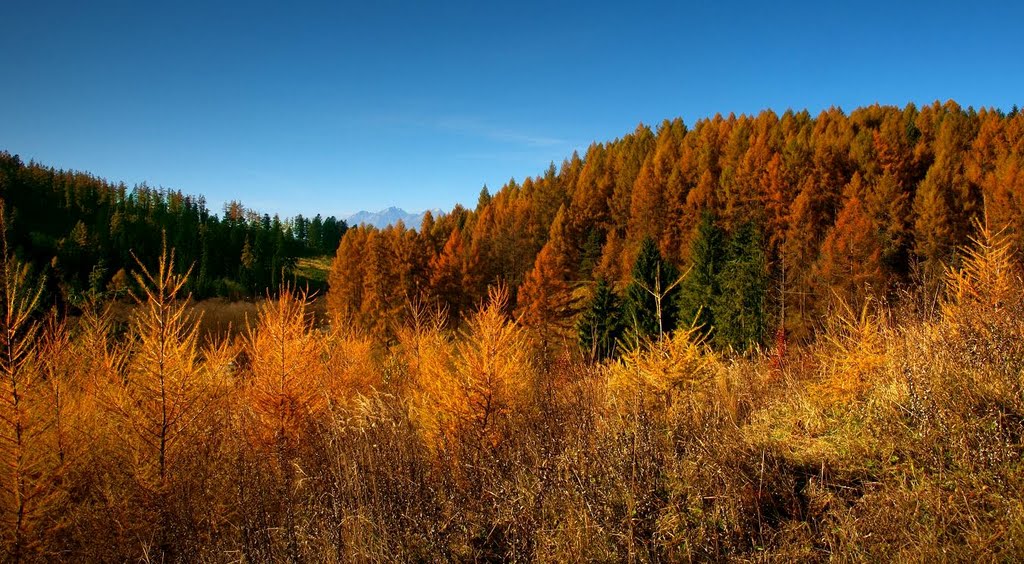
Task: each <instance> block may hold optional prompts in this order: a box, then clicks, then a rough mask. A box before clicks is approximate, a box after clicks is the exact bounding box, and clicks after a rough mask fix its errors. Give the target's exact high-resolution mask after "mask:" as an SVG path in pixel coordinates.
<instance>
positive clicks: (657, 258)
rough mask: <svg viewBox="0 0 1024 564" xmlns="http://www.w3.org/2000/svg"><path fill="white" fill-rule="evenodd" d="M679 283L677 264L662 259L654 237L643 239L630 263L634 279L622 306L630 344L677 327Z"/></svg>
mask: <svg viewBox="0 0 1024 564" xmlns="http://www.w3.org/2000/svg"><path fill="white" fill-rule="evenodd" d="M678 284H679V271H678V270H677V269H676V267H675V266H673V265H672V264H671V263H669V262H666V261H665V260H663V259H662V257H661V253H660V252H659V251H658V246H657V245H656V244H655V243H654V239H651V238H650V237H648V238H646V239H644V241H643V243H641V245H640V254H639V255H638V256H637V258H636V262H635V263H634V264H633V281H632V282H631V283H630V284H629V286H628V287H627V288H626V298H625V304H624V307H623V311H624V312H625V320H624V321H625V325H626V327H628V328H629V334H630V342H631V343H633V344H639V343H640V342H641V341H642V340H644V339H647V338H650V337H655V336H656V337H659V338H660V337H661V336H662V335H664V334H666V333H669V332H671V331H672V330H673V329H675V328H676V324H677V321H678V318H679V316H678V309H677V305H676V304H677V299H678V298H677V296H678V294H679V286H678Z"/></svg>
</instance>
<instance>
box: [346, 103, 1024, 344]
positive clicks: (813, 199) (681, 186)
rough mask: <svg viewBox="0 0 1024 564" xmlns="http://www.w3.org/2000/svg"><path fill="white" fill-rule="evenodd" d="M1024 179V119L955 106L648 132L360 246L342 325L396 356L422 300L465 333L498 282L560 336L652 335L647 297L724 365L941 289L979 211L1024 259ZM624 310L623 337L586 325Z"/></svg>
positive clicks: (351, 266) (764, 116)
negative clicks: (874, 305)
mask: <svg viewBox="0 0 1024 564" xmlns="http://www.w3.org/2000/svg"><path fill="white" fill-rule="evenodd" d="M1022 171H1024V115H1021V114H1020V113H1019V112H1017V111H1016V110H1014V111H1012V112H1010V113H1004V112H1001V111H998V110H991V109H981V110H975V109H973V108H967V109H964V108H962V107H960V106H959V105H957V104H956V103H954V102H947V103H945V104H939V103H937V102H936V103H934V104H932V105H928V106H924V107H921V108H918V107H915V106H914V105H908V106H906V107H905V108H898V107H892V106H878V105H876V106H871V107H865V108H860V109H857V110H855V111H853V112H851V113H849V114H847V113H844V112H843V111H841V110H839V109H835V108H833V109H829V110H827V111H824V112H822V113H821V114H819V115H818V116H816V117H815V116H812V115H810V114H809V113H808V112H807V111H801V112H795V111H787V112H785V113H784V114H782V115H778V114H776V113H775V112H772V111H764V112H761V113H760V114H758V115H757V116H746V115H741V116H734V115H730V116H728V117H724V116H720V115H719V116H715V117H713V118H710V119H702V120H700V121H698V122H696V123H695V124H693V125H692V127H688V126H686V125H685V124H684V123H683V122H682V121H681V120H679V119H676V120H673V121H665V122H663V123H662V124H661V125H659V126H658V127H657V128H656V129H651V128H649V127H647V126H643V125H641V126H639V127H638V128H637V129H636V131H634V132H633V133H632V134H629V135H626V136H625V137H623V138H621V139H617V140H615V141H612V142H609V143H595V144H593V145H592V146H591V147H590V148H589V149H588V150H587V152H586V154H585V155H584V156H583V157H582V158H581V157H580V156H578V155H577V154H574V155H572V156H571V157H570V158H569V159H567V160H565V161H564V162H563V163H562V165H561V166H560V167H557V168H556V167H555V166H554V165H552V166H551V167H550V168H549V169H548V170H547V171H546V172H545V173H544V174H542V175H540V176H537V177H531V178H527V179H525V180H524V181H522V182H521V183H519V182H516V181H515V180H512V181H510V182H509V183H508V184H507V185H505V186H504V187H503V188H502V189H501V190H500V191H498V192H497V193H496V194H494V195H491V194H490V193H488V192H487V191H486V189H485V190H484V191H482V192H481V195H480V199H479V202H478V204H477V206H476V208H475V209H473V210H469V209H463V208H460V207H457V208H456V209H455V210H453V212H452V213H451V214H448V215H446V216H444V217H443V218H439V219H435V218H433V217H431V216H428V217H426V218H425V219H424V222H423V225H422V226H421V228H420V229H419V231H418V232H413V231H411V230H409V229H407V228H404V227H403V226H397V227H392V228H388V229H385V230H382V231H378V230H374V229H368V228H359V229H353V230H350V231H349V232H348V234H346V236H345V237H344V238H343V239H342V241H341V245H340V247H339V248H338V252H337V256H336V260H335V263H334V268H333V271H332V274H331V280H330V284H331V306H330V307H331V308H332V310H333V311H334V312H335V315H337V316H339V317H340V318H344V319H346V320H349V321H352V322H356V323H358V324H360V325H362V326H365V327H369V328H371V329H372V330H373V331H374V332H375V333H376V334H378V335H379V336H381V337H382V338H384V339H389V338H391V337H392V336H393V326H394V324H395V319H396V318H395V315H396V313H397V312H400V311H402V309H403V307H405V304H407V303H409V302H410V301H416V300H420V301H424V302H426V303H436V304H439V305H441V306H443V307H444V308H446V309H447V310H448V311H449V313H450V314H451V316H452V318H453V319H458V317H459V316H460V314H462V313H463V312H465V311H467V310H468V309H470V308H471V306H473V305H474V304H476V303H478V302H479V301H480V300H482V299H483V297H484V296H485V295H486V293H487V288H488V287H489V286H491V285H493V284H494V283H496V282H501V283H504V284H506V285H508V287H509V288H511V291H512V299H511V303H510V306H509V307H510V308H512V309H515V310H516V311H518V312H519V313H521V314H522V315H523V320H524V322H525V323H527V324H529V325H531V326H532V327H533V328H535V329H539V330H540V332H541V333H544V334H546V335H549V336H550V337H552V338H561V339H565V338H569V337H571V336H572V335H573V334H574V333H577V334H586V333H589V334H591V335H593V334H594V332H595V331H598V332H602V333H610V334H612V335H613V338H622V337H621V335H625V334H627V333H629V331H633V332H634V333H637V332H639V333H645V334H650V332H651V331H652V330H653V329H652V327H653V325H652V324H651V322H650V320H649V319H648V320H646V321H645V320H644V318H645V316H646V317H649V315H648V313H644V312H643V311H640V310H638V309H637V307H636V304H637V301H638V300H641V299H647V298H644V297H643V296H645V295H647V296H649V297H650V298H651V300H649V301H650V302H651V303H648V305H647V306H646V308H647V311H648V312H649V311H650V310H651V308H654V307H655V306H658V305H660V314H661V315H660V317H661V322H662V327H661V330H663V331H666V332H668V331H670V330H671V329H672V328H674V327H675V326H676V325H677V324H680V323H682V324H685V325H689V324H690V323H692V322H693V321H694V320H696V322H697V324H698V325H699V326H700V327H701V330H702V331H704V332H705V333H706V334H707V336H708V337H709V338H710V339H711V340H712V342H713V343H716V345H717V346H720V347H722V348H727V347H732V348H739V349H743V348H746V347H748V346H751V345H756V344H764V343H765V342H766V341H767V340H769V339H771V338H773V336H781V337H784V338H788V339H790V340H793V339H795V340H801V341H802V340H806V339H807V338H809V337H810V336H811V335H812V334H813V333H814V332H815V331H816V330H817V329H818V327H817V324H818V322H817V321H816V320H819V319H821V318H822V313H823V312H825V311H827V310H828V309H830V308H832V307H835V304H837V303H839V302H845V303H849V304H853V305H854V307H856V306H857V304H860V303H863V302H864V301H865V300H866V299H867V298H868V297H869V296H876V297H885V298H889V299H892V298H894V297H895V296H896V295H897V293H896V290H897V289H899V288H901V287H905V286H908V285H914V284H924V285H934V284H936V283H938V281H939V280H940V279H941V274H942V272H943V270H942V268H943V266H944V265H948V264H955V263H957V262H958V260H959V257H958V254H957V249H958V248H959V247H960V246H961V245H963V244H965V243H967V242H968V238H969V237H970V236H971V233H972V228H971V225H972V223H971V222H972V220H973V219H974V218H976V217H979V216H980V215H981V214H982V213H983V211H984V210H987V213H988V218H989V221H990V222H991V223H992V225H993V226H1005V227H1006V228H1007V233H1008V234H1009V237H1010V238H1011V240H1012V243H1013V245H1014V248H1015V249H1020V248H1021V247H1022V245H1024V214H1022V212H1024V172H1022ZM645 241H647V242H648V243H645ZM652 253H653V254H652ZM645 257H646V258H645ZM644 265H646V267H645V266H644ZM638 268H639V269H640V270H637V269H638ZM644 268H647V269H648V270H647V271H646V272H644ZM650 268H654V269H656V270H658V271H659V272H661V273H662V274H661V275H660V276H661V278H662V280H659V284H662V286H661V288H660V289H657V288H654V287H652V286H650V284H652V283H654V282H655V277H654V276H653V274H652V272H651V271H650V270H649V269H650ZM665 273H673V274H678V275H680V276H681V275H683V274H685V277H683V279H681V280H680V279H678V278H677V279H675V280H673V279H672V277H671V276H667V277H666V276H665V275H664V274H665ZM638 276H640V277H639V278H638ZM644 277H646V278H644ZM602 280H603V281H605V285H603V286H602V284H601V281H602ZM676 282H678V284H676ZM631 284H633V285H634V287H633V289H629V286H630V285H631ZM645 285H646V286H645ZM668 286H672V288H669V287H668ZM602 292H606V293H602ZM655 293H662V294H663V295H661V296H660V297H659V298H658V299H657V300H654V295H655ZM630 301H632V302H633V304H634V305H629V302H630ZM612 302H616V303H617V304H618V306H617V309H616V312H617V317H618V319H619V320H620V322H621V324H622V326H621V327H620V328H618V329H617V328H615V327H611V328H609V327H604V328H598V329H595V328H594V327H593V326H585V323H583V321H582V320H584V319H594V318H598V319H608V318H609V316H610V314H609V312H606V311H600V308H601V307H610V306H609V304H612ZM654 302H661V303H660V304H658V303H654ZM602 304H603V305H602ZM613 305H614V304H613ZM595 308H598V310H597V314H595V313H591V314H589V316H588V315H586V314H582V312H583V311H584V310H592V311H593V310H594V309H595ZM631 308H632V309H631ZM581 314H582V315H581ZM716 333H717V334H718V336H717V337H716V336H715V334H716ZM587 339H588V337H584V338H583V341H584V343H583V344H584V346H585V347H587V346H589V347H590V348H593V349H594V350H595V351H596V350H598V349H604V348H606V347H607V343H605V344H602V345H599V346H598V347H596V348H594V347H593V343H592V342H591V341H588V340H587Z"/></svg>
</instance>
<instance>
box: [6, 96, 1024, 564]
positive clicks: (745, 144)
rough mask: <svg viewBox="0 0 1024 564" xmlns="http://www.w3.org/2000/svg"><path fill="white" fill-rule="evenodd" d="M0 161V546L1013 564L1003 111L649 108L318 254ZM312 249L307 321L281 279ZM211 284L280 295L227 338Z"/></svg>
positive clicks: (1008, 162) (197, 206) (281, 231)
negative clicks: (672, 116)
mask: <svg viewBox="0 0 1024 564" xmlns="http://www.w3.org/2000/svg"><path fill="white" fill-rule="evenodd" d="M4 163H5V164H4V167H5V168H4V169H3V170H4V173H3V175H2V176H0V180H2V181H3V184H2V188H3V191H2V196H3V198H4V202H5V203H4V208H3V210H2V211H3V213H0V218H2V219H3V225H2V226H0V227H2V229H0V232H2V233H3V234H4V239H3V248H2V249H0V251H2V256H0V259H2V272H0V274H2V284H0V298H2V299H0V304H2V307H3V310H2V311H0V314H2V315H0V378H2V383H0V437H2V438H0V458H2V464H0V520H2V523H3V526H2V529H0V531H2V537H0V542H2V550H3V551H4V555H5V558H6V559H8V560H10V561H14V562H37V561H39V562H43V561H45V562H50V561H64V560H68V561H129V560H131V561H147V562H148V561H169V562H172V561H181V562H237V561H244V562H268V561H288V562H306V561H311V562H338V561H396V560H397V561H557V562H562V561H628V562H638V561H639V562H661V561H694V560H698V561H708V560H713V561H719V560H742V561H750V560H785V561H825V560H833V559H838V560H850V561H879V560H893V559H895V560H913V561H936V560H938V561H946V560H957V561H960V560H968V559H979V558H980V559H984V560H999V561H1002V560H1010V561H1012V560H1016V559H1019V558H1020V557H1021V556H1022V555H1024V495H1022V494H1024V489H1022V488H1024V480H1022V477H1024V473H1022V472H1021V464H1022V459H1021V455H1022V451H1024V443H1022V441H1024V342H1022V340H1021V339H1020V335H1021V334H1022V331H1024V279H1022V276H1024V271H1022V264H1021V260H1020V257H1021V254H1020V253H1021V250H1022V248H1021V247H1022V245H1024V225H1022V224H1021V222H1022V221H1024V217H1022V212H1024V208H1022V198H1024V196H1022V194H1024V115H1021V114H1020V113H1019V112H1017V111H1016V110H1014V111H1012V112H1009V113H1003V112H1000V111H998V110H989V109H981V110H974V109H972V108H967V109H964V108H961V107H960V106H958V105H957V104H955V103H953V102H947V103H945V104H939V103H935V104H932V105H928V106H922V107H920V108H918V107H915V106H913V105H908V106H906V107H904V108H898V107H889V106H872V107H866V108H860V109H856V110H854V111H852V112H850V113H848V114H847V113H845V112H844V111H842V110H840V109H837V108H833V109H830V110H827V111H824V112H821V113H820V114H819V115H817V116H811V115H810V114H809V112H806V111H803V112H794V111H787V112H785V113H784V114H782V115H781V116H780V115H778V114H776V113H774V112H771V111H765V112H762V113H760V114H758V115H757V116H745V115H744V116H732V115H730V116H728V117H723V116H715V117H713V118H709V119H704V120H700V121H698V122H696V123H694V124H693V125H692V126H689V127H688V126H686V125H685V124H684V123H683V122H682V121H681V120H678V119H677V120H674V121H665V122H663V123H662V124H661V125H660V126H658V127H657V128H656V129H651V128H648V127H646V126H643V125H641V126H639V127H638V128H637V129H636V130H635V131H634V132H633V133H631V134H629V135H626V136H624V137H622V138H621V139H617V140H615V141H611V142H608V143H595V144H593V145H592V146H591V147H590V148H589V149H588V150H587V151H586V154H585V155H583V156H582V157H581V156H579V155H572V156H571V157H570V158H568V159H566V160H565V161H564V162H563V163H562V165H561V166H560V167H556V166H554V165H552V166H551V167H549V168H548V169H547V170H546V171H544V172H543V173H542V174H541V175H539V176H536V177H530V178H525V179H523V180H522V181H521V182H517V181H514V180H511V181H509V183H508V184H507V185H505V186H504V187H502V188H501V189H500V190H497V191H496V192H495V193H494V194H491V193H490V192H489V191H487V190H486V189H485V190H483V191H481V193H480V196H479V200H478V202H477V205H476V207H475V208H474V209H468V208H464V207H460V206H457V207H456V208H455V209H454V210H452V211H451V212H450V213H447V214H445V215H443V216H442V217H438V218H435V217H433V216H432V215H429V214H428V215H427V216H426V217H425V219H424V221H423V223H422V225H420V226H418V228H417V229H411V228H408V227H406V226H404V225H402V224H398V225H395V226H392V227H388V228H386V229H383V230H380V229H375V228H370V227H363V226H359V227H352V228H350V229H345V228H344V227H339V228H338V229H337V230H336V231H333V233H335V234H337V237H336V238H333V239H331V240H329V241H328V240H326V239H324V238H323V236H322V235H321V236H320V241H321V243H320V247H319V249H318V250H316V251H314V250H310V248H311V247H315V246H316V241H317V237H311V235H310V232H309V226H306V228H305V236H302V235H299V234H300V233H302V232H303V229H302V228H301V227H297V223H296V221H295V220H290V221H280V220H277V221H275V220H273V219H269V218H268V221H267V222H264V221H263V219H262V218H261V217H258V216H255V215H253V216H251V217H247V216H246V215H245V214H244V213H242V217H241V218H237V217H236V214H235V213H234V212H232V211H231V209H230V208H229V210H227V211H226V212H225V215H224V218H223V219H220V218H218V217H217V216H213V215H209V213H208V212H207V211H206V210H205V205H204V204H203V203H202V200H191V199H189V198H188V197H184V196H181V195H180V194H178V193H176V192H169V191H153V190H150V189H148V188H145V187H136V189H135V190H133V191H132V192H130V193H128V192H126V191H125V190H123V189H119V188H117V187H113V186H111V185H110V184H109V183H106V182H104V181H100V180H97V179H92V178H91V177H88V176H83V175H78V174H76V173H63V172H58V171H54V170H52V169H47V168H44V167H41V166H39V165H34V164H29V165H27V166H26V165H23V164H22V163H21V162H20V161H19V160H18V159H17V158H16V157H10V156H7V157H6V158H5V160H4ZM33 179H34V180H33ZM64 179H67V180H64ZM28 187H32V189H31V190H29V189H27V188H28ZM34 195H35V196H34ZM34 197H39V198H40V199H41V200H42V199H44V198H48V199H50V200H51V201H52V202H56V203H55V204H48V205H51V206H55V209H60V210H61V212H60V213H51V214H49V215H50V216H52V217H44V216H47V214H45V213H43V210H44V209H45V206H44V205H43V204H41V203H33V202H34V201H35V200H34ZM239 207H240V206H239ZM104 214H109V215H104ZM115 214H120V215H121V216H122V217H124V218H132V219H130V220H128V219H124V220H118V221H116V222H115V221H114V220H113V217H114V215H115ZM28 218H35V219H33V220H32V221H29V219H28ZM190 221H195V222H196V223H188V222H190ZM19 222H20V225H19ZM266 223H268V224H269V226H270V227H269V228H267V227H266V226H265V224H266ZM301 223H302V222H299V224H301ZM324 223H326V222H324ZM79 224H80V225H82V227H78V225H79ZM115 225H119V226H124V227H119V228H118V229H128V228H129V227H131V228H132V229H137V230H138V231H133V232H132V235H131V236H130V237H129V236H127V235H121V236H123V237H124V238H123V239H118V236H115ZM185 225H192V226H195V225H202V226H208V231H207V230H204V229H195V228H189V229H186V228H185V227H183V226H185ZM323 225H324V224H323V223H322V224H321V225H320V229H323ZM76 231H77V232H79V233H83V235H82V236H81V237H78V236H77V235H76ZM204 231H206V232H207V233H208V235H207V236H205V237H208V238H204V236H202V235H200V236H199V238H198V239H195V238H194V235H195V234H200V233H203V232H204ZM193 232H195V233H193ZM118 233H120V232H118ZM261 234H263V235H262V236H263V237H266V238H267V239H264V240H263V241H262V242H261V243H260V249H261V251H260V252H259V253H258V255H259V256H260V257H261V259H260V260H261V262H258V263H257V261H256V260H255V258H253V259H252V272H251V273H250V276H251V277H250V278H246V277H244V276H243V274H244V273H245V272H246V270H245V268H244V265H245V260H244V259H243V257H245V256H246V253H245V252H244V251H245V249H246V248H248V249H249V253H250V254H255V253H256V252H255V251H254V250H253V249H255V248H256V241H257V240H259V237H260V236H261ZM275 237H278V238H277V239H275ZM275 240H276V241H279V242H280V241H294V242H295V245H296V246H295V247H292V249H293V250H288V248H287V247H275V246H274V244H268V243H267V241H275ZM82 241H86V242H87V243H86V244H84V246H85V247H87V248H89V249H91V250H92V252H93V254H91V255H81V254H77V253H75V252H71V251H70V250H69V249H72V248H75V247H74V245H78V244H79V243H81V242H82ZM310 241H312V243H311V242H310ZM300 242H302V243H301V244H300ZM214 243H216V244H214ZM325 243H331V244H332V245H334V244H336V253H335V258H334V262H333V264H332V267H331V271H330V274H329V278H328V282H329V289H328V291H327V296H326V297H327V300H326V302H327V303H326V308H327V320H326V321H320V320H318V318H317V317H316V316H314V315H313V313H312V301H313V299H314V297H315V295H314V294H315V291H311V289H310V288H308V287H306V286H304V285H303V284H302V283H301V281H296V280H294V279H288V277H287V276H280V275H279V274H278V275H275V274H273V273H272V272H270V271H269V270H268V269H270V268H275V269H277V268H279V265H280V264H282V263H284V262H287V258H288V257H294V256H300V255H302V253H313V252H319V251H322V250H325V248H324V246H323V245H324V244H325ZM142 245H146V246H142ZM179 245H180V247H179ZM221 245H223V246H221ZM231 245H235V246H231ZM275 248H283V249H284V250H283V251H282V252H281V253H280V254H275V253H271V252H269V251H267V249H275ZM62 252H63V253H65V254H63V255H62V254H61V253H62ZM222 252H223V253H224V254H225V256H227V255H230V257H233V258H231V261H235V262H231V261H228V259H223V260H225V261H227V262H226V266H224V267H223V268H224V270H217V269H219V268H222V267H221V266H220V264H221V262H220V261H221V259H217V260H216V261H215V260H213V259H212V257H213V256H214V255H215V253H222ZM122 253H123V254H122ZM236 255H237V257H236ZM84 256H89V257H91V258H90V259H89V260H90V261H91V263H90V262H88V261H86V260H85V259H84V258H82V257H84ZM76 257H77V258H81V260H82V262H80V263H76V264H77V266H76V267H74V268H73V267H72V266H70V265H71V264H72V261H73V260H75V259H76ZM203 257H207V258H205V259H204V258H203ZM101 259H102V260H103V261H104V262H103V263H102V264H103V265H104V266H103V267H102V268H98V267H97V266H96V265H98V264H101V263H100V261H101ZM204 260H206V261H207V264H206V267H205V268H206V270H204V266H203V264H204ZM276 261H281V262H276ZM214 263H217V264H218V266H217V267H213V266H211V265H212V264H214ZM257 264H259V268H257V266H256V265H257ZM115 267H116V268H115ZM122 269H123V272H124V274H121V275H118V272H122ZM99 271H101V272H103V274H102V277H103V278H102V279H101V281H100V282H96V283H93V282H92V280H91V279H90V275H91V273H93V272H99ZM110 271H114V274H109V272H110ZM283 272H285V273H287V269H284V270H283ZM95 276H96V278H97V279H100V276H101V275H98V274H97V275H95ZM274 276H278V277H277V278H275V277H274ZM108 277H109V278H108ZM118 277H119V278H123V279H124V280H123V282H121V283H118V284H115V285H112V284H111V281H112V280H114V279H115V278H118ZM218 280H223V281H225V282H223V284H224V285H226V284H227V282H226V281H228V280H230V281H232V282H233V283H238V284H247V286H244V287H245V288H246V289H247V293H248V291H249V290H257V291H263V292H264V293H265V295H266V298H265V299H263V300H261V301H260V302H259V303H258V314H257V315H256V316H255V317H254V318H252V319H250V320H248V323H247V324H246V327H245V328H244V329H243V330H242V331H241V333H237V334H219V333H210V334H201V333H200V331H199V330H198V324H197V321H198V320H197V313H196V311H195V310H194V309H193V308H192V305H191V301H190V300H189V299H188V298H189V296H190V295H195V294H197V293H201V292H202V291H209V292H216V291H220V290H218V289H217V284H218V283H219V282H218ZM118 288H121V289H118ZM268 288H269V289H270V290H271V291H270V292H269V293H266V289H268ZM204 289H205V290H204ZM86 294H87V295H86ZM79 295H86V297H85V298H74V299H72V296H79ZM48 296H64V298H63V299H65V300H68V301H73V302H74V303H75V304H76V305H75V311H74V315H68V313H67V309H66V308H64V307H63V306H62V305H61V303H60V302H56V301H55V300H53V299H52V298H51V299H50V300H49V301H47V297H48ZM124 301H130V302H131V303H133V304H135V305H134V306H133V309H132V313H131V316H130V319H129V320H128V321H127V322H121V321H119V320H118V319H116V318H115V316H113V315H112V310H113V308H114V307H115V306H116V305H117V304H118V303H122V302H124ZM55 303H57V305H54V304H55Z"/></svg>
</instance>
